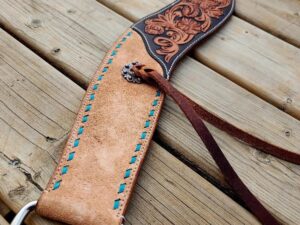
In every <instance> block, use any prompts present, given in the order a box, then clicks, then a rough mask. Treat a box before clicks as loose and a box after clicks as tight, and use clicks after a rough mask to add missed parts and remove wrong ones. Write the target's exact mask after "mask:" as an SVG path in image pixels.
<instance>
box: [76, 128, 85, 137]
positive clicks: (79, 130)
mask: <svg viewBox="0 0 300 225" xmlns="http://www.w3.org/2000/svg"><path fill="white" fill-rule="evenodd" d="M83 131H84V127H79V129H78V133H77V134H78V135H82V134H83Z"/></svg>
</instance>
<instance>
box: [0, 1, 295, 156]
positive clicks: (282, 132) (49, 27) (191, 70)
mask: <svg viewBox="0 0 300 225" xmlns="http://www.w3.org/2000/svg"><path fill="white" fill-rule="evenodd" d="M1 1H2V2H3V5H4V7H5V8H6V12H3V13H1V14H0V15H1V18H2V19H0V20H1V21H6V22H5V24H6V27H7V28H8V27H10V28H11V29H10V30H11V31H12V32H13V31H15V33H16V30H23V31H24V32H26V36H20V37H23V38H24V39H23V41H24V42H25V41H26V42H28V43H29V42H35V43H38V44H37V45H38V46H37V47H38V51H39V52H44V51H47V48H48V53H49V50H50V49H52V48H53V47H50V46H64V49H65V50H63V49H62V48H61V52H60V53H61V56H60V57H56V56H53V55H51V54H50V55H49V58H51V60H50V61H51V62H54V61H55V60H57V58H60V59H59V63H60V65H65V67H66V68H67V67H72V68H75V67H78V68H80V70H81V71H82V72H83V74H81V75H80V77H78V79H81V81H82V82H83V81H84V80H85V79H86V77H89V76H91V75H92V74H93V73H92V72H91V67H92V68H93V69H95V68H96V65H97V64H98V62H99V58H101V56H99V55H98V56H97V55H93V54H90V55H89V59H93V60H89V62H90V63H92V62H93V66H91V64H86V63H85V62H86V61H87V60H86V59H84V56H85V54H86V52H89V51H90V50H89V49H93V50H92V51H93V52H96V51H95V49H96V48H97V46H96V45H93V44H92V45H90V44H85V45H84V46H81V45H80V43H81V42H80V40H78V38H77V36H78V37H82V36H84V38H85V39H84V40H85V42H84V43H93V40H98V43H100V41H101V40H103V43H102V44H101V45H100V44H99V45H98V46H100V47H99V48H98V50H99V52H101V54H104V53H103V49H102V46H108V45H109V44H110V43H112V42H113V41H114V40H115V39H114V38H115V37H116V36H118V35H119V34H121V33H122V32H123V31H124V29H125V27H124V24H126V25H129V24H130V23H129V22H128V21H127V20H125V19H123V18H122V17H120V16H118V15H116V14H114V13H113V12H112V11H109V10H108V9H107V8H105V7H103V6H101V5H100V4H98V3H97V2H95V1H93V0H89V1H76V2H74V1H70V0H69V1H63V2H60V3H59V4H58V3H56V2H55V1H51V2H49V1H39V2H38V3H37V2H36V4H35V5H34V7H33V6H32V4H30V3H29V2H27V1H19V2H18V1H17V2H16V3H14V4H11V2H8V1H7V0H1ZM168 1H169V0H168ZM151 2H152V1H151ZM116 3H117V2H116ZM164 3H165V2H164ZM50 4H52V5H50ZM56 5H59V7H56V8H54V6H56ZM131 5H134V4H128V6H127V7H126V9H128V10H129V9H130V6H131ZM145 5H147V3H146V2H145ZM91 8H92V9H93V10H92V11H91ZM144 8H147V7H144ZM48 9H52V10H48ZM71 9H72V10H73V11H76V13H75V14H76V16H74V15H73V14H72V15H70V10H71ZM72 10H71V11H72ZM152 10H153V9H152ZM73 11H72V12H73ZM140 11H143V9H141V10H140ZM140 11H139V12H140ZM91 12H92V13H91ZM13 15H14V16H13ZM41 15H43V18H51V20H50V19H44V20H42V17H41ZM54 15H55V16H56V17H54ZM104 16H106V18H108V19H107V20H106V21H104V22H102V21H103V17H104ZM33 17H34V18H35V19H40V20H41V21H43V22H42V23H41V26H40V27H38V28H36V29H32V28H28V26H25V25H24V24H26V21H27V20H28V18H33ZM61 17H62V18H61ZM3 18H6V19H3ZM16 18H18V19H16ZM24 18H26V19H24ZM109 18H114V19H113V20H111V19H109ZM8 21H9V22H8ZM111 21H113V22H112V23H110V22H111ZM70 24H72V25H71V26H70ZM115 24H118V26H114V25H115ZM26 27H27V28H26ZM70 27H72V28H76V33H77V34H76V35H75V34H74V33H72V32H70V33H69V32H65V31H66V30H67V31H69V29H70ZM112 27H113V28H112ZM54 29H55V30H56V32H53V30H54ZM227 30H230V29H229V28H228V26H227ZM17 33H20V32H17ZM47 34H48V36H47ZM74 36H75V37H74ZM62 37H64V38H62ZM49 40H50V41H49ZM70 42H71V43H74V44H73V45H72V48H69V45H70V44H69V43H70ZM39 43H42V44H39ZM206 45H208V44H207V43H206ZM45 46H47V47H45ZM33 47H34V46H33ZM83 47H84V48H83ZM235 47H236V46H235ZM204 48H207V47H204ZM74 52H76V59H78V58H80V57H81V58H82V62H79V61H76V59H75V61H76V63H74V59H73V57H74ZM227 52H229V50H228V51H227ZM226 54H227V53H226ZM216 55H217V54H216ZM97 57H99V58H97ZM185 64H186V65H189V66H188V67H184V68H186V69H184V70H183V69H182V68H183V67H182V66H181V67H179V69H178V71H181V72H175V74H174V78H175V79H174V81H175V83H176V82H177V79H179V80H178V81H180V83H181V84H180V85H181V86H180V89H181V90H182V91H183V92H184V93H186V94H187V95H189V96H190V97H192V98H194V99H195V101H198V102H199V103H201V104H202V105H204V107H206V108H208V109H209V110H211V111H213V112H215V113H216V114H217V115H218V116H220V117H221V118H224V119H226V120H228V121H230V122H232V123H233V124H235V125H237V126H238V127H244V128H245V129H246V130H248V131H249V132H250V133H254V134H257V135H259V136H260V137H262V138H264V139H266V140H269V141H270V142H274V143H278V144H279V145H281V146H284V147H286V148H289V149H290V150H292V151H300V150H298V148H297V146H299V144H300V137H299V135H297V134H298V133H299V132H300V128H299V127H300V126H298V125H299V123H300V122H299V121H297V120H295V119H293V118H291V117H290V116H288V115H286V114H284V113H281V112H280V111H279V110H276V109H275V108H274V107H272V106H271V105H269V104H267V103H265V102H263V101H261V100H260V99H258V98H256V97H255V96H254V95H251V93H249V92H247V91H245V90H243V89H241V88H240V87H239V86H237V85H234V84H233V83H231V82H229V81H228V80H226V79H224V78H222V77H220V76H218V74H217V73H213V72H212V71H211V70H209V69H208V68H206V67H204V66H203V65H201V64H199V63H197V62H196V61H194V60H191V59H190V58H188V59H187V60H186V61H185V62H184V63H183V64H182V65H183V66H184V65H185ZM180 68H181V69H180ZM187 74H188V75H187ZM71 76H72V75H71ZM187 76H189V78H188V79H187V78H186V77H187ZM200 78H201V79H200ZM297 79H298V78H297ZM297 79H296V78H295V79H294V80H291V82H290V83H293V84H295V85H296V83H297ZM195 80H198V82H197V83H196V82H194V81H195ZM204 80H205V82H204ZM260 80H262V79H261V78H260ZM271 80H272V79H271ZM269 81H270V80H269ZM177 83H178V85H179V82H177ZM256 83H258V82H257V80H256ZM277 85H279V83H278V84H277ZM282 85H284V84H282ZM290 86H291V85H290ZM200 87H201V88H202V89H200ZM191 89H193V90H191ZM221 90H222V91H221ZM274 92H276V89H274ZM204 93H205V94H204ZM225 96H226V97H225ZM299 96H300V95H299ZM299 102H300V101H299ZM237 103H238V104H237ZM251 112H253V113H252V114H251V118H249V113H251ZM275 121H276V122H275ZM258 128H259V129H258ZM290 133H292V134H291V135H290ZM286 135H288V137H287V136H286Z"/></svg>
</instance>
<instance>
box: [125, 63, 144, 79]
mask: <svg viewBox="0 0 300 225" xmlns="http://www.w3.org/2000/svg"><path fill="white" fill-rule="evenodd" d="M138 64H139V62H132V63H129V64H126V65H125V66H124V67H123V69H122V76H123V77H124V78H125V80H127V81H128V82H130V83H136V84H140V83H142V80H141V78H139V77H136V76H135V74H134V72H133V71H132V68H133V66H136V65H138Z"/></svg>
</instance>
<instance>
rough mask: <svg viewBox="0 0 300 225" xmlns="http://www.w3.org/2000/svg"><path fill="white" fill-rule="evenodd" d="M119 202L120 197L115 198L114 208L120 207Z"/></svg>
mask: <svg viewBox="0 0 300 225" xmlns="http://www.w3.org/2000/svg"><path fill="white" fill-rule="evenodd" d="M120 202H121V199H117V200H115V203H114V209H118V208H119V207H120Z"/></svg>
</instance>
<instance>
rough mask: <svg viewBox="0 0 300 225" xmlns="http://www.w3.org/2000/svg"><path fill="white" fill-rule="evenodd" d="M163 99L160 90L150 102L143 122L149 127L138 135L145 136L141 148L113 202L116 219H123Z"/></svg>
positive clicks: (141, 139) (139, 142)
mask: <svg viewBox="0 0 300 225" xmlns="http://www.w3.org/2000/svg"><path fill="white" fill-rule="evenodd" d="M158 93H159V94H158ZM163 98H164V95H163V94H162V93H161V91H160V90H157V91H156V96H155V98H154V101H153V102H152V107H151V110H150V111H149V114H148V118H147V119H146V121H145V122H147V121H150V126H145V127H144V130H143V131H142V133H141V134H140V135H142V134H143V133H144V132H146V133H147V136H146V138H144V139H143V138H142V136H140V137H139V141H138V143H137V145H141V148H140V150H139V151H138V154H136V150H135V151H134V154H135V155H137V159H136V162H135V163H129V168H130V169H132V171H131V174H130V177H128V178H124V180H123V181H122V182H121V184H120V186H121V185H123V184H124V183H126V187H125V189H124V191H123V192H121V193H118V196H119V198H117V199H115V201H114V207H113V209H114V210H118V212H117V216H118V217H123V215H122V210H123V207H124V206H125V201H126V200H127V198H128V197H129V196H127V195H128V193H130V192H129V190H131V188H132V185H133V184H134V182H135V179H136V176H135V175H136V173H137V171H138V168H139V167H140V166H141V161H142V160H143V157H144V154H145V151H146V150H147V149H148V146H147V145H148V144H149V139H150V138H151V134H152V133H153V131H154V128H155V126H156V124H155V121H156V119H157V117H158V115H159V111H160V110H157V109H160V106H161V104H162V101H163ZM154 102H155V104H154ZM153 110H154V114H153V115H150V114H151V111H153ZM132 166H133V167H132ZM126 180H128V182H126ZM116 203H117V204H116Z"/></svg>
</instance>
